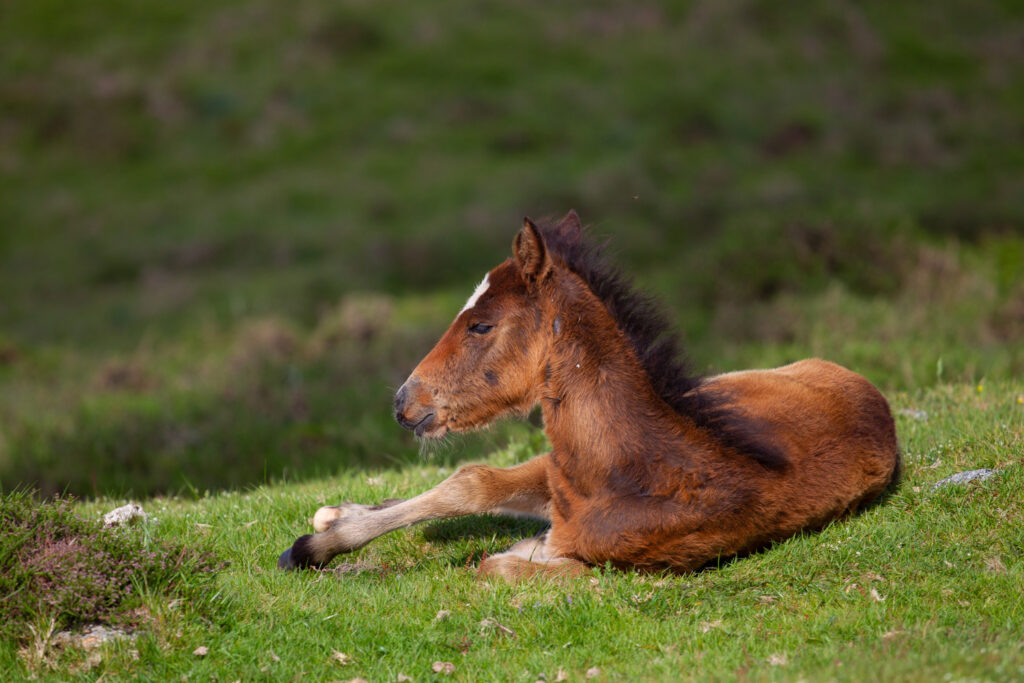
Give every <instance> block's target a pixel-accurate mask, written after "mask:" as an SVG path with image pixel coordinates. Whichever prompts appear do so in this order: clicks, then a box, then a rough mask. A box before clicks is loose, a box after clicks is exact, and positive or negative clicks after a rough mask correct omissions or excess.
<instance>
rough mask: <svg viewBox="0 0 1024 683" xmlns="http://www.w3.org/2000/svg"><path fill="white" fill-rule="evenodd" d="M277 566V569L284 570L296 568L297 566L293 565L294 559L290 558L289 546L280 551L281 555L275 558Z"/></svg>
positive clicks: (290, 550)
mask: <svg viewBox="0 0 1024 683" xmlns="http://www.w3.org/2000/svg"><path fill="white" fill-rule="evenodd" d="M277 568H278V569H284V570H285V571H291V570H292V569H298V567H297V566H296V565H295V560H293V559H292V549H291V548H288V550H285V551H284V552H283V553H281V557H279V558H277Z"/></svg>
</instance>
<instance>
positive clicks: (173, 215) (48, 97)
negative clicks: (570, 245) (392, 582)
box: [0, 0, 1024, 495]
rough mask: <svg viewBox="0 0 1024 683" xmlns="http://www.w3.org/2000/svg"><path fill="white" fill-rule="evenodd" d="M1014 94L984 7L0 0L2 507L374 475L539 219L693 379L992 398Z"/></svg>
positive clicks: (995, 7) (1015, 245)
mask: <svg viewBox="0 0 1024 683" xmlns="http://www.w3.org/2000/svg"><path fill="white" fill-rule="evenodd" d="M1021 74H1024V5H1022V4H1021V3H1019V2H1011V1H1009V0H1004V1H995V0H985V1H979V0H947V1H945V2H942V3H937V4H936V3H892V2H875V1H872V2H843V1H840V0H835V1H832V2H821V3H778V2H754V1H745V0H713V1H712V0H705V1H703V2H674V3H669V2H663V3H657V2H557V3H555V2H534V1H523V2H494V1H478V2H472V3H469V2H449V1H446V0H438V1H436V2H430V3H424V2H412V1H409V0H396V1H394V2H366V1H356V2H330V1H323V0H315V1H314V0H297V1H293V2H288V3H282V2H270V1H268V0H255V1H252V0H248V1H243V2H223V1H221V0H205V1H204V2H197V1H195V0H180V1H179V2H174V3H166V2H155V1H152V0H131V1H124V0H95V1H94V2H90V3H68V2H58V1H56V0H13V1H8V2H4V3H2V4H0V487H2V488H4V489H11V488H13V487H15V486H18V485H21V484H32V485H36V486H38V487H40V489H41V490H42V491H43V492H53V491H59V490H68V491H72V492H74V493H77V494H80V495H94V494H100V493H114V494H124V493H133V494H135V495H146V494H153V493H159V492H178V493H182V492H190V491H191V492H201V491H203V490H206V489H216V488H222V487H239V486H247V485H250V484H253V483H258V482H263V481H267V480H276V479H280V478H282V477H283V478H289V479H296V478H302V477H307V476H313V475H324V474H327V475H329V474H332V473H335V472H337V471H339V470H341V469H344V468H349V467H373V468H375V467H389V466H401V465H402V464H404V463H408V462H410V461H411V460H414V459H415V458H417V457H419V449H418V447H417V445H416V444H415V443H414V442H413V440H412V439H411V438H410V437H409V436H408V435H407V434H406V433H404V432H402V431H401V430H400V429H399V428H398V427H397V425H395V424H394V423H393V421H392V419H391V416H390V404H391V394H392V392H393V390H394V389H395V388H396V387H397V386H398V385H399V384H400V383H401V382H402V381H403V379H404V378H405V376H406V375H407V373H408V371H409V370H410V369H411V368H412V366H413V365H414V364H415V362H416V361H417V360H418V359H419V357H421V356H422V355H423V354H424V353H425V352H426V351H427V350H428V349H429V348H430V346H431V344H432V342H433V340H434V338H435V337H436V336H437V335H438V334H439V333H440V332H441V331H442V330H443V329H444V327H445V326H446V325H447V323H448V322H449V321H450V319H451V317H452V316H453V315H454V313H455V312H456V311H457V310H458V308H459V307H460V305H461V303H462V301H463V300H464V298H465V297H466V296H467V294H468V293H469V291H470V290H471V289H472V286H473V284H474V283H475V282H476V281H477V280H479V278H480V276H481V274H482V273H483V272H484V270H486V269H488V268H490V267H492V266H493V265H495V264H496V263H498V262H499V261H500V260H502V259H504V258H505V256H506V254H507V253H508V249H509V244H510V243H511V240H512V237H513V235H514V233H515V231H516V230H517V228H518V226H519V225H520V221H521V218H522V216H523V215H524V214H529V215H531V216H534V217H544V216H557V215H561V214H562V213H564V212H565V211H566V210H567V209H569V208H575V209H576V210H577V211H579V212H580V214H581V215H582V217H583V219H584V221H585V222H587V223H590V224H591V225H592V230H593V232H594V233H595V234H596V235H598V236H600V237H601V238H602V239H603V238H609V239H610V240H611V245H612V250H613V251H614V253H616V254H617V258H618V260H619V262H620V263H621V264H622V265H623V267H624V268H625V269H626V270H627V271H628V272H630V273H632V274H634V275H635V276H636V279H637V281H638V283H639V284H641V285H642V286H643V287H645V288H647V289H649V290H651V291H652V292H654V293H656V294H657V295H658V296H660V297H661V298H662V299H663V300H664V301H665V302H666V304H667V306H668V308H669V311H670V312H671V315H672V317H673V319H674V320H675V321H676V322H677V324H678V326H679V328H680V330H681V331H682V332H683V333H684V334H685V336H686V339H687V341H688V347H689V350H690V353H691V356H692V357H693V359H694V361H695V364H696V365H697V366H698V367H699V368H700V369H702V370H706V371H712V372H713V371H719V370H731V369H738V368H741V367H747V366H761V365H771V364H777V363H782V362H786V361H790V360H794V359H796V358H800V357H803V356H807V355H819V356H824V357H827V358H830V359H833V360H836V361H838V362H841V363H844V364H847V365H848V366H850V367H851V368H853V369H855V370H858V371H860V372H862V373H864V374H865V375H867V376H868V377H869V378H870V379H871V380H873V381H875V382H876V383H878V384H879V385H880V386H881V387H882V388H883V389H884V390H885V391H888V392H897V391H907V392H913V391H915V390H918V389H920V388H923V387H927V386H930V385H933V384H935V383H939V382H971V383H972V384H974V383H979V384H980V385H981V386H982V387H983V386H984V382H985V380H986V379H989V378H1007V377H1010V378H1018V379H1019V378H1020V377H1021V375H1022V372H1024V277H1022V275H1021V274H1022V272H1024V78H1022V77H1021ZM529 429H530V428H529V427H528V426H524V425H505V426H501V427H498V428H496V429H495V430H492V431H491V432H488V433H485V434H483V435H481V436H478V437H469V438H460V439H458V440H457V441H455V442H453V443H452V444H450V445H448V446H446V447H442V448H441V453H438V454H435V456H436V457H440V458H442V459H448V460H451V461H452V462H454V461H456V460H459V459H463V458H466V457H472V456H474V455H477V454H480V453H482V452H486V451H488V450H490V449H492V448H494V447H495V445H496V444H498V443H501V442H503V441H504V439H505V437H506V436H507V435H508V433H509V432H516V431H520V432H522V431H526V430H529ZM530 438H534V439H537V438H538V437H536V436H534V437H530ZM540 445H541V444H540V442H538V444H537V446H538V447H540ZM432 448H433V447H432Z"/></svg>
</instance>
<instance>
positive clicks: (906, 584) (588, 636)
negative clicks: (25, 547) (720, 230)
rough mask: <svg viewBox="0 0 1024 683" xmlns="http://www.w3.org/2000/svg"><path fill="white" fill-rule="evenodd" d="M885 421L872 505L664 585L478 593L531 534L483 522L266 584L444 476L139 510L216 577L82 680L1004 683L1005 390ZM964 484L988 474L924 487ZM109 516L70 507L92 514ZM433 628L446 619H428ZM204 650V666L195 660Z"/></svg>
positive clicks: (1013, 575)
mask: <svg viewBox="0 0 1024 683" xmlns="http://www.w3.org/2000/svg"><path fill="white" fill-rule="evenodd" d="M893 407H894V409H895V410H896V411H897V415H898V417H897V421H898V429H899V432H900V435H901V439H902V445H903V448H904V454H905V459H906V475H905V479H904V482H903V484H902V486H901V487H900V488H899V490H898V491H896V492H895V494H894V495H893V496H892V497H891V498H889V499H888V500H887V501H886V502H884V503H883V504H880V505H877V506H875V507H873V508H871V509H870V510H868V511H867V512H865V513H863V514H861V515H858V516H857V517H854V518H852V519H850V520H847V521H844V522H840V523H836V524H833V525H832V526H830V527H828V528H827V529H825V530H824V531H822V532H820V533H817V534H807V535H803V536H800V537H798V538H794V539H791V540H789V541H786V542H783V543H779V544H777V545H775V546H774V547H773V548H770V549H768V550H765V551H763V552H761V553H758V554H756V555H754V556H751V557H748V558H745V559H741V560H736V561H731V562H726V563H724V564H723V565H722V566H721V567H720V568H717V569H711V570H707V571H703V572H700V573H697V574H693V575H686V576H680V577H676V576H661V575H656V576H645V575H638V574H634V573H628V572H618V571H614V570H603V569H595V570H594V571H593V572H592V574H591V575H590V576H588V577H584V578H582V579H579V580H575V581H569V582H564V583H558V582H537V583H525V584H521V585H517V586H509V585H505V584H497V583H495V584H492V583H481V582H478V581H476V580H475V578H474V576H473V568H474V566H475V564H476V563H477V562H478V560H479V559H480V557H481V556H482V555H483V554H484V553H493V552H497V551H500V550H501V549H503V548H504V547H506V546H507V545H508V544H509V543H511V542H513V541H514V540H516V539H517V538H520V537H522V536H524V535H527V534H532V533H534V532H536V531H537V529H538V528H539V527H538V525H537V524H536V523H533V522H529V521H524V520H513V519H506V518H497V517H471V518H464V519H457V520H447V521H438V522H433V523H428V524H425V525H422V526H419V527H415V528H412V529H408V530H402V531H398V532H394V533H392V534H390V535H388V536H385V537H383V538H381V539H378V540H377V541H375V542H374V543H372V544H370V545H369V546H367V547H366V548H364V549H362V550H360V551H357V552H356V553H354V554H352V555H350V556H346V557H342V558H340V560H338V561H336V562H335V564H334V565H333V567H332V568H331V569H330V570H328V571H324V572H320V573H299V574H286V573H281V572H278V571H277V570H276V569H275V568H274V563H275V560H276V557H277V554H278V553H279V552H280V551H281V550H283V549H284V548H285V547H287V546H288V544H290V543H291V541H292V540H293V539H294V537H295V536H297V535H299V534H301V533H304V532H305V531H306V530H307V528H308V522H307V521H306V520H307V519H308V518H309V517H310V515H311V514H312V512H313V511H314V510H315V509H316V508H317V507H318V506H319V505H322V504H324V503H329V502H334V501H340V500H358V501H374V500H379V499H382V498H386V497H390V496H407V495H410V494H413V493H415V492H418V491H421V490H423V489H424V488H426V487H428V486H431V485H433V484H435V483H437V482H438V481H440V480H441V479H442V478H443V477H444V476H445V475H446V474H448V473H450V471H451V470H450V468H448V467H438V466H437V465H435V464H433V463H421V464H420V465H418V466H409V467H405V468H401V469H385V470H379V471H352V472H349V473H348V474H347V475H344V476H341V477H337V478H332V479H329V480H319V481H309V482H304V483H296V484H289V485H276V486H259V487H256V488H253V489H250V490H248V491H241V492H224V493H218V494H211V495H209V496H206V497H203V498H202V499H200V500H198V501H193V500H184V499H180V498H156V499H152V500H149V501H148V502H146V503H145V506H146V508H147V510H148V512H149V513H150V514H151V515H152V516H155V517H156V518H157V520H156V521H155V522H153V523H152V525H151V527H150V529H151V531H150V533H153V534H156V535H159V536H160V537H162V538H165V539H168V540H171V541H172V542H175V543H182V544H186V545H192V544H202V545H205V546H208V547H210V548H212V549H213V550H214V552H216V553H217V554H218V555H219V556H220V557H221V558H223V559H225V560H227V561H228V562H229V565H228V566H227V568H225V569H224V570H223V571H222V572H221V573H220V574H219V575H218V577H217V580H216V585H215V586H211V587H210V588H209V589H208V590H207V593H206V594H205V595H204V596H203V597H201V598H194V600H195V602H196V603H197V604H198V605H200V606H201V607H202V608H203V610H195V609H193V608H192V607H191V606H190V605H185V606H183V607H180V608H178V609H177V610H175V609H170V608H169V607H168V602H167V598H165V597H163V596H161V595H156V594H153V595H149V596H147V597H146V604H147V606H148V609H149V611H150V613H152V614H154V615H159V618H154V619H153V620H152V621H151V622H150V623H147V624H144V625H143V628H142V631H141V633H140V635H139V638H138V639H137V640H136V641H135V642H134V643H133V644H132V645H130V646H129V645H127V644H120V645H112V646H108V649H107V650H105V651H104V656H103V659H102V661H101V663H99V664H96V665H95V666H94V668H92V669H90V670H89V671H88V672H86V673H83V674H81V675H82V676H84V677H86V678H94V677H98V676H101V675H106V676H108V677H109V676H114V677H134V676H143V677H150V678H154V679H169V678H179V677H181V676H187V677H188V678H189V679H195V678H204V679H205V678H209V677H213V678H216V679H227V678H230V679H231V680H234V679H237V678H242V679H243V680H248V679H280V678H293V677H296V676H301V677H304V678H309V677H311V678H315V679H348V678H353V677H357V676H358V677H363V678H366V679H368V680H395V679H396V678H397V676H398V675H399V674H400V673H404V674H406V675H409V676H412V677H413V678H414V679H417V680H421V679H433V678H439V677H443V674H442V675H435V674H434V673H433V672H432V669H431V667H432V665H433V663H434V662H436V661H440V662H451V663H452V664H453V665H454V666H455V672H454V674H452V676H453V677H454V678H455V679H458V680H478V679H503V680H509V679H512V680H531V681H532V680H536V679H537V678H538V677H539V676H540V675H541V674H544V675H545V676H546V677H547V679H548V680H553V679H554V678H555V677H556V676H557V675H558V672H559V671H560V670H564V671H565V672H566V673H567V674H568V675H569V676H570V680H581V679H583V677H584V675H585V673H586V672H587V671H588V670H590V669H591V668H593V667H597V668H598V669H600V671H601V673H600V677H601V679H602V680H616V679H617V680H635V679H637V678H647V679H665V678H672V679H679V678H683V679H700V680H706V679H709V678H711V679H733V678H736V677H744V676H748V677H755V678H766V679H782V680H796V679H805V680H822V679H835V680H865V679H886V680H920V679H922V678H924V679H934V678H941V677H942V676H948V675H951V676H953V677H954V678H967V679H995V680H1000V679H1002V680H1008V679H1014V678H1017V677H1020V675H1021V674H1022V673H1024V648H1022V647H1021V644H1020V638H1019V634H1020V629H1021V627H1022V625H1024V597H1022V596H1021V593H1020V591H1019V586H1020V585H1021V581H1022V578H1024V577H1022V571H1024V557H1022V549H1024V532H1022V529H1024V524H1022V522H1024V520H1022V515H1024V505H1022V503H1021V498H1020V496H1019V491H1020V490H1021V487H1022V485H1024V469H1021V466H1020V463H1021V461H1022V456H1024V386H1022V385H1021V384H1020V383H1018V382H1009V383H1008V382H993V383H985V384H983V385H980V386H964V385H948V384H947V385H941V386H939V387H936V388H932V389H929V390H925V391H920V392H914V393H905V394H897V395H895V396H894V397H893ZM911 413H913V414H911ZM543 446H544V444H543V443H542V440H533V441H532V442H531V441H528V440H523V439H517V440H515V441H513V443H512V444H511V445H510V446H509V447H507V448H505V449H502V450H499V451H497V452H495V453H493V454H492V455H491V456H490V457H489V458H487V461H488V462H491V463H493V464H496V465H509V464H513V463H515V462H519V461H522V460H523V459H525V458H527V457H530V456H531V455H532V454H533V453H536V452H539V451H541V450H543ZM979 467H990V468H995V469H998V470H999V472H1000V473H999V475H998V476H996V477H995V478H992V479H990V480H987V481H984V482H975V483H971V484H967V485H962V486H954V487H949V488H942V489H938V490H934V489H933V488H932V485H933V484H934V483H935V482H936V481H938V480H939V479H941V478H943V477H945V476H947V475H949V474H952V473H955V472H958V471H962V470H966V469H973V468H979ZM119 502H121V501H119V500H101V501H95V502H92V503H89V504H82V505H80V506H79V509H80V511H81V512H82V513H83V514H85V515H94V514H98V513H99V512H101V511H104V510H106V509H107V508H109V507H112V506H114V505H115V504H117V503H119ZM211 605H213V607H212V608H211ZM440 610H448V611H449V612H450V616H448V618H446V619H437V618H436V617H437V614H438V612H439V611H440ZM488 620H490V621H488ZM493 622H497V624H500V627H499V626H496V625H494V623H493ZM506 629H507V630H506ZM509 631H511V633H509ZM201 646H203V647H206V648H208V654H207V655H206V656H204V657H199V656H196V655H194V654H193V652H194V651H195V650H196V649H197V648H199V647H201ZM133 650H134V651H137V656H138V659H135V656H136V655H135V654H134V653H133ZM334 652H341V653H343V654H345V655H347V658H348V663H347V664H344V665H343V664H341V663H340V662H339V661H338V659H337V658H336V657H335V655H334ZM66 656H70V655H66ZM0 664H2V665H3V666H4V668H5V669H6V670H8V671H15V672H20V674H19V675H22V676H25V675H28V674H30V673H35V674H38V675H42V676H44V677H45V676H54V677H58V678H64V677H67V675H68V670H67V669H61V668H59V666H58V668H56V669H53V670H47V669H45V668H42V669H37V670H35V671H34V672H33V671H30V670H28V669H26V668H25V666H26V665H25V663H24V662H23V661H22V660H20V659H19V658H18V656H17V654H16V648H15V646H14V644H12V643H11V642H10V641H7V642H6V643H5V644H4V645H3V648H2V649H0Z"/></svg>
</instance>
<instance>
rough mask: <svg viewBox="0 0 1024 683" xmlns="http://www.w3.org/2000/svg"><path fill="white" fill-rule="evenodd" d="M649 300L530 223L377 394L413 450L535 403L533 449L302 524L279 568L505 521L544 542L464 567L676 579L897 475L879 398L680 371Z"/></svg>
mask: <svg viewBox="0 0 1024 683" xmlns="http://www.w3.org/2000/svg"><path fill="white" fill-rule="evenodd" d="M678 358H679V353H678V347H677V342H676V339H675V337H674V336H673V335H671V334H668V325H667V323H666V322H665V319H664V317H663V316H662V315H661V314H660V313H659V311H658V309H657V307H656V306H655V305H654V304H653V303H652V302H651V300H650V299H647V298H646V297H643V296H641V295H638V294H636V293H635V292H633V291H632V290H631V289H630V288H629V286H628V285H627V283H626V282H625V281H624V280H623V278H621V277H620V276H619V275H618V273H617V272H616V271H615V270H614V269H613V268H612V267H611V266H609V265H608V263H607V262H606V261H605V260H604V258H603V257H602V256H601V254H600V252H599V250H598V249H596V248H594V247H593V246H592V245H591V244H590V242H589V241H588V240H587V238H586V236H585V234H584V231H583V229H582V227H581V226H580V222H579V218H578V217H577V216H576V214H575V213H574V212H570V213H569V214H568V215H567V216H566V217H565V218H563V219H562V220H561V221H559V222H558V223H556V224H554V225H550V226H544V227H538V226H537V225H536V224H534V223H533V222H531V221H530V220H529V219H527V220H526V222H525V225H524V226H523V228H522V230H521V231H520V232H519V234H518V235H517V236H516V239H515V244H514V246H513V256H512V258H510V259H508V260H506V261H505V262H504V263H502V264H501V265H499V266H497V267H496V268H494V269H493V270H491V271H490V272H489V273H487V276H486V277H485V278H484V280H483V282H481V283H480V285H479V286H478V287H477V289H476V291H475V292H474V293H473V295H472V296H471V297H470V299H469V301H468V302H467V303H466V306H465V308H464V309H463V310H462V311H461V312H460V313H459V315H458V316H457V317H456V318H455V321H454V322H453V323H452V325H451V327H449V329H448V331H447V332H445V334H444V336H443V337H441V339H440V341H438V343H437V345H436V346H435V347H434V349H433V350H432V351H431V352H430V353H429V354H427V356H426V358H424V359H423V360H422V361H421V362H420V364H419V365H418V366H417V367H416V369H415V370H414V371H413V373H412V375H411V376H410V377H409V379H408V380H407V381H406V383H405V384H404V385H403V386H402V387H401V389H399V391H398V394H397V395H396V397H395V406H394V407H395V417H396V419H397V420H398V422H399V423H400V424H401V425H402V426H403V427H405V428H407V429H411V430H413V431H414V432H415V433H416V435H417V436H419V437H423V438H440V437H442V436H444V435H445V434H447V433H448V432H464V431H469V430H473V429H479V428H481V427H484V426H485V425H487V424H489V423H490V422H491V421H493V420H494V419H495V418H497V417H499V416H501V415H505V414H508V413H520V414H523V413H526V412H528V411H529V410H530V409H531V408H532V407H533V406H535V405H536V404H538V403H539V404H540V405H541V407H542V410H543V415H544V426H545V431H546V432H547V435H548V438H549V440H550V442H551V452H550V453H547V454H545V455H541V456H539V457H536V458H534V459H533V460H530V461H529V462H526V463H523V464H521V465H518V466H516V467H510V468H507V469H501V468H497V467H489V466H487V465H466V466H464V467H462V468H460V469H459V470H458V471H457V472H456V473H455V474H453V475H452V476H451V477H449V478H448V479H446V480H445V481H443V482H441V483H440V484H438V485H437V486H436V487H434V488H433V489H431V490H429V491H427V492H425V493H422V494H420V495H418V496H416V497H415V498H411V499H408V500H388V501H385V502H384V503H382V504H380V505H358V504H354V503H346V504H343V505H338V506H331V507H324V508H321V509H320V510H318V511H317V513H316V515H315V517H314V520H313V526H314V529H315V531H316V533H315V534H313V535H306V536H302V537H300V538H299V539H297V540H296V541H295V543H294V545H293V546H292V547H291V548H289V549H288V550H286V551H285V552H284V553H283V554H282V555H281V558H280V560H279V561H278V566H280V567H282V568H285V569H292V568H298V567H310V566H313V567H321V566H323V565H325V564H326V563H328V562H329V561H330V560H331V559H332V558H333V557H334V556H335V555H337V554H339V553H344V552H349V551H351V550H355V549H356V548H360V547H362V546H364V545H366V544H367V543H369V542H370V541H371V540H373V539H374V538H377V537H378V536H380V535H382V534H385V533H387V532H389V531H392V530H394V529H398V528H401V527H405V526H409V525H411V524H416V523H417V522H422V521H424V520H429V519H437V518H443V517H454V516H458V515H469V514H478V513H484V512H492V513H517V514H527V515H533V516H535V517H540V518H543V519H546V520H550V522H551V526H550V528H549V530H548V531H547V532H546V533H544V534H542V535H541V536H539V537H536V538H530V539H526V540H524V541H521V542H519V543H516V544H515V545H513V546H512V547H511V548H510V549H509V550H508V551H507V552H504V553H501V554H498V555H494V556H491V557H488V558H486V559H485V560H484V561H483V562H481V564H480V569H479V573H480V574H481V575H483V576H489V575H495V576H501V577H503V578H506V579H510V580H515V579H519V578H522V577H527V576H532V575H535V574H545V575H559V576H565V575H574V574H578V573H581V572H583V571H586V570H587V569H588V567H590V566H593V565H604V564H605V563H611V564H612V565H614V566H617V567H624V568H626V567H629V568H637V569H642V570H663V569H669V570H676V571H692V570H695V569H698V568H700V567H702V566H704V565H706V564H708V563H710V562H713V561H715V560H717V559H719V558H726V557H730V556H734V555H739V554H744V553H747V552H750V551H752V550H756V549H758V548H762V547H764V546H765V545H767V544H770V543H771V542H772V541H776V540H780V539H784V538H787V537H789V536H792V535H793V534H796V533H797V532H799V531H801V530H804V529H819V528H821V527H822V526H824V525H826V524H828V523H829V522H830V521H832V520H835V519H837V518H840V517H843V516H844V515H847V514H849V513H851V512H853V511H855V510H857V509H858V508H860V507H863V506H864V505H866V504H868V503H870V502H871V501H873V500H874V499H875V498H877V497H878V495H879V494H880V493H882V492H883V491H884V490H885V489H886V488H887V487H888V486H889V485H890V484H892V483H893V482H894V481H895V480H896V479H897V477H898V474H899V469H900V455H899V450H898V447H897V443H896V430H895V425H894V423H893V419H892V414H891V412H890V410H889V404H888V403H887V402H886V400H885V398H884V397H883V396H882V395H881V394H880V393H879V392H878V390H877V389H876V388H875V387H874V386H872V385H871V383H870V382H868V381H867V380H866V379H864V378H863V377H861V376H860V375H858V374H856V373H854V372H851V371H850V370H846V369H845V368H842V367H840V366H838V365H835V364H833V363H829V362H827V361H823V360H803V361H799V362H797V363H793V364H791V365H787V366H784V367H781V368H776V369H772V370H749V371H743V372H732V373H728V374H724V375H718V376H715V377H707V378H703V377H697V376H694V375H691V374H689V373H688V372H687V371H686V368H685V366H684V365H683V364H682V363H681V362H680V361H679V360H678Z"/></svg>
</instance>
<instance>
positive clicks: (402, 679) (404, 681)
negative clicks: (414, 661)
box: [398, 674, 412, 683]
mask: <svg viewBox="0 0 1024 683" xmlns="http://www.w3.org/2000/svg"><path fill="white" fill-rule="evenodd" d="M411 680H412V676H406V675H405V674H398V683H408V681H411Z"/></svg>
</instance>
